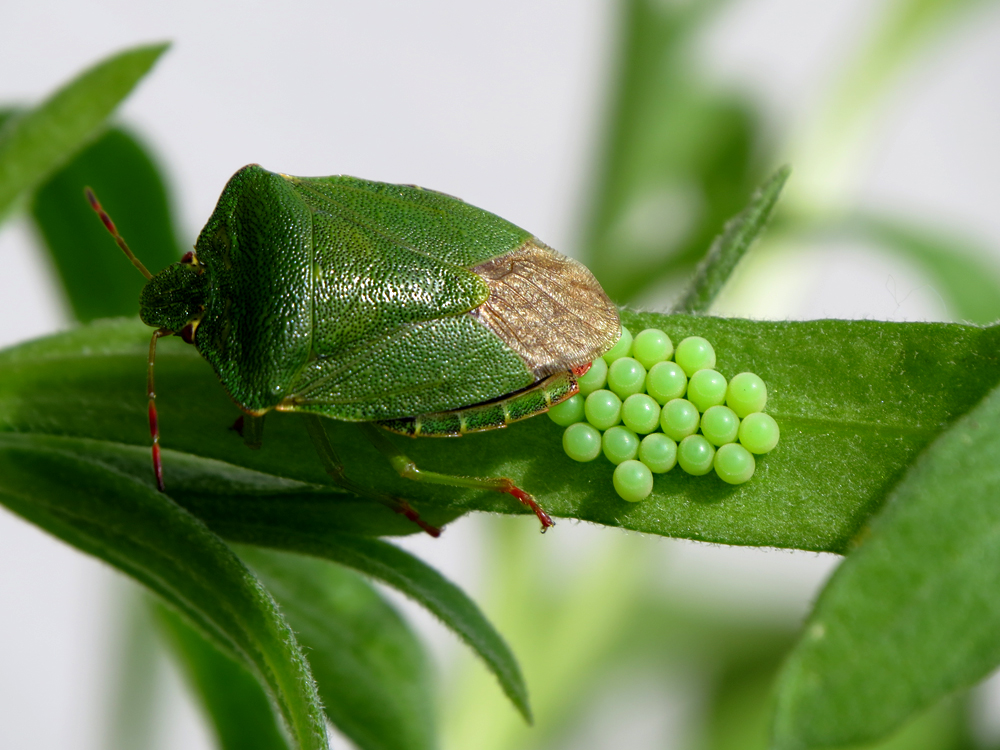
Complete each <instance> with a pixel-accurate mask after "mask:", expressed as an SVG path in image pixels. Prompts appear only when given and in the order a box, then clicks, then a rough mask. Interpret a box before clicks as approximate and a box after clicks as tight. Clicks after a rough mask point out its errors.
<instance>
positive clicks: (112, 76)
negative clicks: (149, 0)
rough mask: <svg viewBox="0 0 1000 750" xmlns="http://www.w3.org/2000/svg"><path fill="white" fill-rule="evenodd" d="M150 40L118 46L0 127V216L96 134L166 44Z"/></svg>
mask: <svg viewBox="0 0 1000 750" xmlns="http://www.w3.org/2000/svg"><path fill="white" fill-rule="evenodd" d="M167 46H168V45H166V44H154V45H149V46H143V47H135V48H133V49H129V50H126V51H124V52H120V53H118V54H117V55H114V56H112V57H109V58H107V59H105V60H103V61H101V62H100V63H98V64H97V65H95V66H94V67H92V68H90V69H89V70H86V71H84V72H83V73H81V74H80V75H79V76H77V77H76V78H74V79H73V80H72V81H70V82H69V83H68V84H66V85H65V86H64V87H63V88H61V89H59V91H57V92H56V93H54V94H53V95H52V96H50V97H49V98H48V99H47V100H45V101H44V102H42V103H41V104H40V105H38V106H37V107H35V108H34V109H32V110H29V111H27V112H24V113H23V114H20V115H17V116H15V117H12V118H10V119H9V120H8V121H7V122H6V123H5V124H4V126H3V129H2V130H0V219H2V218H3V216H4V215H5V214H6V213H7V211H8V210H9V209H10V207H11V205H12V204H13V202H14V200H15V199H16V198H17V197H18V196H19V195H20V194H21V193H23V192H26V191H28V190H31V189H32V188H34V187H35V186H36V185H38V184H39V183H40V182H41V181H42V180H44V179H45V178H46V177H47V176H48V175H49V174H51V173H52V171H53V170H54V169H56V168H57V167H59V166H60V165H62V164H63V163H65V162H66V161H68V160H69V159H70V158H71V157H72V156H73V154H75V153H76V152H77V151H79V150H80V149H81V148H82V147H83V146H84V145H85V144H86V143H87V142H88V141H90V140H91V139H92V138H94V137H95V136H96V135H97V133H98V132H99V130H100V128H101V126H102V125H103V124H104V121H105V120H106V119H107V117H108V116H109V115H110V114H111V113H112V112H113V111H114V109H115V107H117V106H118V104H119V102H121V100H122V99H124V98H125V97H126V96H128V94H129V92H130V91H132V89H133V87H134V86H135V85H136V84H137V83H138V82H139V81H140V80H141V79H142V77H143V76H144V75H146V73H147V72H149V69H150V68H151V67H152V66H153V63H155V62H156V60H157V58H159V56H160V55H161V54H163V52H164V50H166V49H167Z"/></svg>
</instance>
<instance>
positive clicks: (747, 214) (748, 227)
mask: <svg viewBox="0 0 1000 750" xmlns="http://www.w3.org/2000/svg"><path fill="white" fill-rule="evenodd" d="M790 172H791V168H790V167H787V166H785V167H781V168H780V169H779V170H778V171H777V172H775V173H774V174H773V175H771V177H770V178H769V179H768V180H767V182H765V183H764V184H763V185H761V186H760V187H759V188H758V189H757V191H756V192H755V193H754V194H753V197H752V198H750V203H749V204H748V205H747V207H746V208H744V209H743V211H741V212H740V214H739V215H738V216H735V217H733V218H732V219H730V220H729V221H728V222H727V223H726V226H725V229H723V230H722V234H720V235H719V236H718V237H716V238H715V241H714V242H713V243H712V246H711V247H710V248H709V249H708V252H707V253H705V257H704V258H703V259H702V261H701V263H700V264H699V266H698V270H697V271H696V272H695V275H694V279H692V280H691V284H690V286H689V287H688V290H687V293H686V294H685V295H684V297H682V298H681V300H680V301H679V302H678V303H677V304H676V305H674V312H678V313H703V312H707V311H708V309H709V308H710V307H711V306H712V302H713V301H714V300H715V298H716V297H717V296H718V294H719V292H721V291H722V287H723V286H725V284H726V282H727V281H728V280H729V276H730V275H731V274H732V272H733V271H734V270H735V268H736V265H737V264H738V263H739V262H740V261H741V260H742V259H743V256H744V255H746V253H747V251H748V250H749V249H750V247H751V246H752V245H753V243H754V240H756V239H757V238H758V237H759V236H760V234H761V232H763V231H764V228H765V227H766V226H767V222H768V221H769V220H770V218H771V214H772V213H773V212H774V206H775V204H776V203H777V202H778V196H779V195H780V194H781V188H783V187H784V186H785V181H786V180H787V179H788V175H789V173H790Z"/></svg>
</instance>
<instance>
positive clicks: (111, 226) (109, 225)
mask: <svg viewBox="0 0 1000 750" xmlns="http://www.w3.org/2000/svg"><path fill="white" fill-rule="evenodd" d="M83 193H84V195H86V196H87V201H88V202H89V203H90V207H91V208H92V209H94V211H96V212H97V215H98V216H100V217H101V221H102V222H104V228H105V229H107V230H108V231H109V232H111V236H112V237H114V238H115V242H117V243H118V247H120V248H121V249H122V251H123V252H124V253H125V255H127V256H128V259H129V260H130V261H132V265H134V266H135V267H136V268H138V269H139V273H141V274H142V275H143V276H145V277H146V278H147V279H151V278H153V274H151V273H150V272H149V271H147V270H146V267H145V266H144V265H142V261H140V260H139V259H138V258H136V257H135V255H133V253H132V251H131V250H129V249H128V245H127V244H126V243H125V238H124V237H122V236H121V235H120V234H118V229H116V228H115V223H114V222H113V221H111V217H110V216H108V212H107V211H105V210H104V209H103V208H101V204H100V203H99V202H98V200H97V196H96V195H94V191H93V190H91V189H90V188H89V187H85V188H84V189H83ZM154 341H155V339H154Z"/></svg>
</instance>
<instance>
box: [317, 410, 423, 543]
mask: <svg viewBox="0 0 1000 750" xmlns="http://www.w3.org/2000/svg"><path fill="white" fill-rule="evenodd" d="M302 416H303V418H304V419H305V420H306V429H307V430H308V432H309V437H310V439H311V440H312V442H313V446H315V448H316V453H318V454H319V458H320V461H322V462H323V468H324V469H325V470H326V473H327V474H329V475H330V478H331V479H333V481H334V482H335V483H336V484H337V485H338V486H340V487H343V488H344V489H345V490H348V491H349V492H353V493H354V494H355V495H359V496H361V497H370V498H372V499H373V500H377V501H378V502H380V503H382V504H383V505H385V506H387V507H388V508H390V509H391V510H393V511H395V512H396V513H399V514H401V515H404V516H406V517H407V518H408V519H409V520H410V521H412V522H413V523H415V524H416V525H417V526H419V527H420V528H421V529H423V530H424V531H426V532H427V533H428V534H430V535H431V536H433V537H438V536H440V535H441V529H439V528H438V527H437V526H431V525H430V524H429V523H427V522H426V521H425V520H424V519H422V518H421V517H420V514H419V513H417V511H416V510H414V509H413V507H412V506H411V505H410V504H409V503H408V502H406V501H405V500H403V499H401V498H396V497H389V496H388V495H383V494H381V493H378V492H372V491H371V490H369V489H367V488H365V487H362V486H361V485H359V484H357V483H355V482H353V481H351V480H350V479H348V478H347V474H346V473H345V471H344V464H343V462H342V461H341V460H340V457H339V456H338V455H337V452H336V451H335V450H334V448H333V444H332V443H331V442H330V436H329V435H327V434H326V428H325V427H324V426H323V422H322V419H321V418H320V417H317V416H316V415H315V414H303V415H302Z"/></svg>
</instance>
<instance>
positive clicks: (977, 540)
mask: <svg viewBox="0 0 1000 750" xmlns="http://www.w3.org/2000/svg"><path fill="white" fill-rule="evenodd" d="M998 455H1000V388H998V389H996V390H994V391H993V392H992V393H990V394H989V395H988V396H987V397H986V398H985V399H984V400H983V402H982V403H981V404H980V405H979V406H977V407H976V408H975V409H973V410H972V411H970V412H969V413H968V414H967V415H966V416H965V417H964V418H962V419H961V420H960V421H958V422H957V423H956V424H955V425H954V426H953V427H952V428H951V429H949V430H947V431H946V432H945V433H944V434H943V435H941V437H940V438H939V439H938V440H936V441H935V442H934V443H933V444H932V445H931V446H930V448H928V450H926V451H925V452H924V453H923V454H922V455H921V456H920V457H919V458H918V459H916V461H914V463H913V465H912V466H911V467H910V468H909V470H908V471H907V472H906V475H905V476H904V477H903V479H902V481H900V483H899V484H898V485H897V486H896V487H895V489H893V490H892V492H891V493H890V496H889V501H888V503H887V505H886V507H885V509H884V511H883V512H882V513H881V514H880V515H879V516H877V517H876V518H875V519H874V520H873V522H872V524H871V528H870V531H869V532H868V533H867V534H866V535H865V539H864V543H863V544H862V545H861V546H860V547H859V548H858V549H857V550H855V551H854V552H853V553H852V554H851V555H850V556H849V557H848V558H847V559H846V560H845V561H844V563H843V564H842V565H841V566H840V568H839V569H838V570H837V572H836V573H835V574H834V576H833V578H832V579H831V581H830V583H829V584H828V585H827V587H826V589H825V590H824V591H823V593H822V594H821V596H820V599H819V601H818V603H817V605H816V610H815V612H814V613H813V615H812V616H811V617H810V619H809V622H808V624H807V625H806V630H805V634H804V636H803V639H802V641H801V642H800V643H799V645H798V646H797V648H796V649H795V651H794V652H793V653H792V655H791V657H790V658H789V661H788V663H787V664H786V665H785V668H784V672H783V675H782V677H781V681H780V682H779V686H778V701H777V713H776V717H775V724H774V737H775V742H776V746H777V747H778V748H780V749H781V750H786V749H787V750H793V749H795V748H818V747H833V746H838V747H839V746H841V745H845V744H853V743H856V742H864V741H869V740H872V739H876V738H878V737H880V736H883V735H885V734H886V733H888V732H890V731H892V730H893V729H894V728H895V727H897V726H899V725H900V724H901V723H902V722H903V721H905V720H906V719H907V718H908V717H909V716H911V715H912V714H913V713H915V712H916V711H919V710H921V709H923V708H925V707H927V706H929V705H931V704H932V703H933V702H934V701H936V700H937V699H939V698H940V697H942V696H944V695H947V694H949V693H951V692H953V691H955V690H958V689H959V688H963V687H967V686H969V685H971V684H973V683H974V682H975V681H977V680H979V679H981V678H983V677H984V676H986V675H987V674H989V673H990V672H991V671H992V670H994V669H995V668H996V667H997V665H998V664H1000V640H998V639H997V635H996V634H997V632H998V630H1000V600H998V599H997V596H996V591H997V588H998V584H1000V572H998V571H1000V503H998V502H997V498H998V497H1000V462H998V461H997V456H998Z"/></svg>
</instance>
